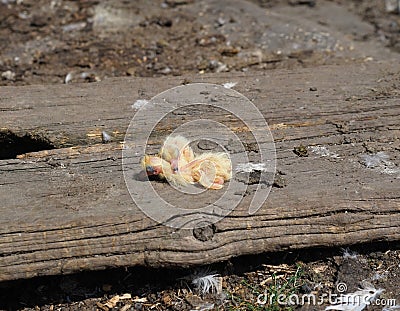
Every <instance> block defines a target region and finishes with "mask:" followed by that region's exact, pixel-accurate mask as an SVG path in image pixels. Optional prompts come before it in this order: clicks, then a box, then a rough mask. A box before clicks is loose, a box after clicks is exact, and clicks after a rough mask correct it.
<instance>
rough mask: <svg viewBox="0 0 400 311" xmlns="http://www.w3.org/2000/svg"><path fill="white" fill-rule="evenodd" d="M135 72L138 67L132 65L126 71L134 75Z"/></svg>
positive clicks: (129, 74)
mask: <svg viewBox="0 0 400 311" xmlns="http://www.w3.org/2000/svg"><path fill="white" fill-rule="evenodd" d="M135 73H136V68H135V67H130V68H128V70H127V71H126V74H127V75H128V76H134V75H135Z"/></svg>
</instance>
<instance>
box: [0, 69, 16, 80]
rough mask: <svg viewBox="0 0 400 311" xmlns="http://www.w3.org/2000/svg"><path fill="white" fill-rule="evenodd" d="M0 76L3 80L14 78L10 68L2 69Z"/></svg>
mask: <svg viewBox="0 0 400 311" xmlns="http://www.w3.org/2000/svg"><path fill="white" fill-rule="evenodd" d="M1 77H2V78H3V79H4V80H14V79H15V72H12V71H11V70H7V71H4V72H3V73H2V74H1Z"/></svg>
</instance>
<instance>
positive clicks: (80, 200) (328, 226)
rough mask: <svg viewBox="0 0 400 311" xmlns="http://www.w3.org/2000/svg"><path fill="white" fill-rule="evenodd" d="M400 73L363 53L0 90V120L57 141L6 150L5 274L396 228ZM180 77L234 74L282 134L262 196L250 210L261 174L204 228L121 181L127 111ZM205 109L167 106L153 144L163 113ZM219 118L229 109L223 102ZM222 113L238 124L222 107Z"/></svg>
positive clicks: (250, 250)
mask: <svg viewBox="0 0 400 311" xmlns="http://www.w3.org/2000/svg"><path fill="white" fill-rule="evenodd" d="M398 72H399V68H397V67H396V66H394V65H392V64H384V63H383V64H379V63H372V62H371V63H362V64H358V65H353V66H347V67H342V66H327V67H320V68H312V69H297V70H296V71H284V70H276V71H269V72H266V73H265V74H262V75H246V74H229V75H228V74H218V75H213V76H196V77H194V76H191V77H185V78H183V77H176V78H153V79H111V80H106V81H104V82H101V83H95V84H79V85H54V86H25V87H2V88H0V111H2V112H1V114H0V128H1V129H2V131H3V132H4V131H6V130H7V131H11V132H12V133H15V134H16V135H25V134H26V133H29V134H32V135H33V134H35V135H41V136H43V137H45V138H46V139H47V140H48V141H50V142H51V143H52V144H53V145H54V146H55V147H56V148H57V149H53V150H45V151H39V152H35V153H29V154H24V155H20V156H19V157H18V158H17V159H5V160H1V161H0V174H1V175H0V176H1V179H0V198H1V205H0V213H1V217H0V223H1V226H0V254H1V255H0V281H4V280H12V279H18V278H29V277H34V276H39V275H51V274H60V273H72V272H77V271H82V270H95V269H104V268H108V267H122V266H133V265H147V266H192V265H199V264H207V263H211V262H216V261H221V260H225V259H228V258H231V257H233V256H239V255H243V254H257V253H262V252H266V251H280V250H285V249H298V248H305V247H313V246H339V245H349V244H354V243H360V242H367V241H393V240H399V238H400V230H399V226H400V195H399V185H400V167H399V166H400V156H399V150H400V141H399V137H400V135H399V134H400V118H399V115H400V100H399V99H400V94H399V92H398V89H399V86H400V85H399V84H400V78H399V74H398ZM184 79H185V81H187V80H189V81H191V82H200V81H203V82H212V83H218V84H221V83H224V82H228V81H232V82H237V83H238V84H237V86H236V87H235V89H236V90H238V91H239V92H241V93H243V94H244V95H245V96H247V97H248V98H249V99H250V100H252V101H253V102H254V103H255V105H256V106H257V107H258V108H259V109H260V111H261V112H262V113H263V115H264V116H265V118H266V120H267V121H268V124H269V125H270V128H271V131H272V134H273V136H274V140H275V144H276V156H277V171H278V172H279V174H278V175H279V176H278V177H279V180H276V183H275V186H274V187H273V188H272V191H271V193H270V195H269V197H268V199H267V201H266V202H265V203H264V205H263V207H262V208H261V209H260V210H259V211H258V212H257V213H256V214H255V215H252V216H249V215H248V213H247V207H248V206H249V202H250V200H251V197H252V195H253V194H254V190H255V185H250V186H248V187H249V188H248V192H247V194H248V195H247V196H245V197H244V198H243V200H242V201H241V203H240V204H239V206H237V208H235V210H234V211H233V212H232V213H230V214H229V215H228V216H227V217H225V218H224V219H223V220H222V221H220V222H218V223H216V224H215V227H213V228H211V233H210V232H208V233H207V232H205V233H204V234H205V236H207V234H209V236H208V238H205V239H201V238H200V239H199V232H195V233H194V232H193V230H178V229H173V228H169V227H166V226H163V225H161V224H158V223H157V222H155V221H153V220H151V219H149V218H148V217H147V216H146V215H144V214H143V212H142V211H141V210H140V209H139V208H138V207H137V206H136V205H135V204H134V203H133V200H132V199H131V197H130V195H129V193H128V190H127V188H126V185H125V181H124V177H123V172H122V165H121V161H122V159H121V158H122V152H121V147H122V145H121V142H122V140H123V139H124V134H125V131H126V128H127V126H128V124H129V122H130V120H131V118H132V117H133V116H134V114H135V109H133V108H132V104H133V103H134V102H135V100H137V99H150V98H151V97H152V96H154V95H156V94H157V93H159V92H161V91H163V90H166V89H168V88H170V87H173V86H176V85H179V84H181V83H183V82H184ZM310 87H313V88H316V89H317V91H310ZM206 113H207V111H201V108H198V110H193V111H190V110H189V111H187V112H186V114H185V115H184V118H183V117H182V115H179V114H175V115H174V114H172V115H170V116H169V118H168V119H167V120H166V121H165V122H164V123H163V122H162V123H161V124H160V126H159V127H158V128H157V131H156V133H155V135H154V136H153V138H152V140H151V142H150V145H151V146H150V150H153V151H155V150H156V149H157V148H159V146H160V144H161V142H162V139H163V137H165V135H167V134H168V133H169V131H170V130H171V127H172V126H171V125H177V124H180V123H182V122H184V121H187V120H191V119H196V118H198V116H199V114H206ZM208 113H209V112H208ZM213 117H214V118H215V120H217V121H221V120H225V121H226V120H227V118H226V114H225V113H223V112H221V111H214V112H213ZM226 123H227V124H228V125H230V126H231V128H234V129H239V127H240V126H241V124H240V122H237V121H235V120H230V119H229V118H228V121H226ZM103 130H104V131H107V132H108V133H110V134H111V135H112V136H113V139H114V141H113V142H112V143H109V144H101V132H102V131H103ZM237 132H238V133H240V131H239V130H238V131H237ZM242 137H243V139H245V138H246V137H247V136H246V133H244V134H243V136H242ZM3 143H4V142H3ZM138 143H139V142H138ZM140 143H144V142H140ZM300 145H303V146H306V147H307V148H308V149H307V150H308V156H307V157H299V156H298V155H296V154H295V153H294V152H293V148H294V147H297V146H300ZM0 147H1V145H0ZM313 147H314V149H313ZM319 147H325V148H327V150H329V151H330V155H324V154H323V153H321V149H318V148H319ZM313 150H314V151H313ZM318 150H319V151H318ZM379 151H384V152H385V154H387V155H388V156H389V159H388V160H387V161H390V162H391V164H390V163H389V164H388V163H386V164H382V165H380V166H377V167H375V168H367V167H366V166H365V165H364V164H363V161H362V158H361V157H360V156H361V155H362V154H367V153H376V152H379ZM133 157H140V155H134V156H133ZM137 160H138V159H137ZM235 178H237V176H235ZM152 185H153V186H154V188H155V189H156V190H157V192H158V193H159V195H160V196H162V197H166V198H168V199H170V200H174V202H182V204H185V202H186V203H187V202H189V204H194V205H195V204H202V203H204V202H206V201H207V200H214V199H216V198H217V197H218V196H219V195H220V193H219V192H218V191H214V192H207V194H206V195H203V196H200V197H199V198H196V199H195V200H193V198H189V197H187V196H185V195H182V194H181V193H179V192H177V191H174V190H173V189H172V187H170V186H169V185H168V184H166V183H160V182H157V181H152ZM143 195H146V194H143ZM151 199H152V198H151V197H149V200H151ZM190 200H192V201H190ZM201 234H202V233H201V232H200V236H202V235H201ZM196 237H197V238H196Z"/></svg>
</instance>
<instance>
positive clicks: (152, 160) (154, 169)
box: [141, 155, 188, 185]
mask: <svg viewBox="0 0 400 311" xmlns="http://www.w3.org/2000/svg"><path fill="white" fill-rule="evenodd" d="M141 165H142V167H143V168H144V169H145V171H146V173H147V175H148V176H159V177H160V178H162V179H164V178H166V179H167V180H169V181H171V182H173V183H174V184H177V185H186V184H187V183H188V181H187V180H185V179H184V178H183V176H182V175H181V174H176V173H175V172H174V171H173V170H172V167H171V164H170V163H169V162H167V161H165V160H164V159H161V158H160V157H158V156H149V155H145V156H144V157H143V159H142V161H141Z"/></svg>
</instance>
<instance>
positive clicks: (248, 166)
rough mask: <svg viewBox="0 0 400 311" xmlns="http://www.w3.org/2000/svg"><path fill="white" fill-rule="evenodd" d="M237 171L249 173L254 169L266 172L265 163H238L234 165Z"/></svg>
mask: <svg viewBox="0 0 400 311" xmlns="http://www.w3.org/2000/svg"><path fill="white" fill-rule="evenodd" d="M236 171H237V172H243V173H251V172H255V171H259V172H267V171H268V167H267V163H250V162H249V163H240V164H238V165H237V167H236Z"/></svg>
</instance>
